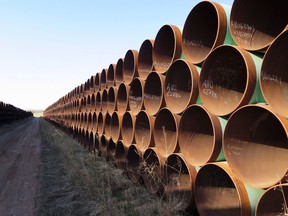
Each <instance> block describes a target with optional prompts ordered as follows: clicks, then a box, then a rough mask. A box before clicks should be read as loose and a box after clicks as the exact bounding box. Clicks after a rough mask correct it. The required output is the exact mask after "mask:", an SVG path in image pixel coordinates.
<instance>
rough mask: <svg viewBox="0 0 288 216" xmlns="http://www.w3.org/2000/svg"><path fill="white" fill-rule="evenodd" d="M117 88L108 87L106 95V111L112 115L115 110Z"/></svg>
mask: <svg viewBox="0 0 288 216" xmlns="http://www.w3.org/2000/svg"><path fill="white" fill-rule="evenodd" d="M117 92H118V90H117V88H116V87H113V86H112V87H110V88H109V90H108V96H107V112H108V113H109V114H110V115H112V113H113V112H114V111H117V106H116V105H117V103H116V101H117Z"/></svg>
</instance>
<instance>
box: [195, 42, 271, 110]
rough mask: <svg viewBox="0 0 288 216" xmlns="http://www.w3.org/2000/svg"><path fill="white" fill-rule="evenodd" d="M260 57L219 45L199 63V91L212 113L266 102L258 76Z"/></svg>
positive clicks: (235, 47)
mask: <svg viewBox="0 0 288 216" xmlns="http://www.w3.org/2000/svg"><path fill="white" fill-rule="evenodd" d="M261 63H262V59H261V58H259V57H257V56H256V55H253V54H250V53H248V52H247V51H245V50H244V49H242V48H240V47H237V46H232V45H222V46H219V47H217V48H216V49H214V50H213V51H212V52H211V53H210V54H209V56H208V57H207V59H206V60H205V62H204V63H203V65H202V69H201V73H200V84H199V94H200V97H201V100H202V102H203V105H204V106H205V107H206V108H207V110H209V112H211V113H212V114H214V115H218V116H228V115H230V114H231V113H233V112H234V111H235V110H236V109H237V108H239V107H241V106H243V105H246V104H249V103H261V102H265V100H264V98H263V96H262V93H261V90H260V86H259V82H258V78H259V74H260V66H261Z"/></svg>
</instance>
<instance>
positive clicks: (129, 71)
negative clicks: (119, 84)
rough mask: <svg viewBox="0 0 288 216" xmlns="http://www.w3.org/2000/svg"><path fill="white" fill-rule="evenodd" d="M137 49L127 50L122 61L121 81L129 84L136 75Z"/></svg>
mask: <svg viewBox="0 0 288 216" xmlns="http://www.w3.org/2000/svg"><path fill="white" fill-rule="evenodd" d="M137 61H138V51H137V50H128V51H127V52H126V55H125V58H124V63H123V81H124V82H125V83H126V84H127V85H129V84H130V83H131V82H132V80H133V79H134V77H137V76H138V63H137Z"/></svg>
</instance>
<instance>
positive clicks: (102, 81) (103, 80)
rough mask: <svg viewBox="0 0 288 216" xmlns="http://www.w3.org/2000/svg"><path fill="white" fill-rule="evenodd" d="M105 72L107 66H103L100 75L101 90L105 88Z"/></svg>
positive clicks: (106, 71)
mask: <svg viewBox="0 0 288 216" xmlns="http://www.w3.org/2000/svg"><path fill="white" fill-rule="evenodd" d="M107 73H108V69H107V68H104V69H103V70H102V72H101V76H100V88H101V90H104V89H106V88H107Z"/></svg>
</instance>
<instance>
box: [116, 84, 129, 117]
mask: <svg viewBox="0 0 288 216" xmlns="http://www.w3.org/2000/svg"><path fill="white" fill-rule="evenodd" d="M128 92H129V86H126V84H125V83H121V84H120V85H119V88H118V94H117V101H116V106H117V109H118V113H119V115H124V113H125V112H126V111H127V110H128V108H129V106H128Z"/></svg>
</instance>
